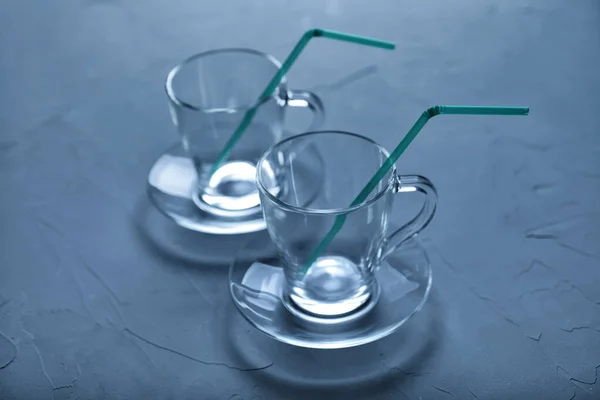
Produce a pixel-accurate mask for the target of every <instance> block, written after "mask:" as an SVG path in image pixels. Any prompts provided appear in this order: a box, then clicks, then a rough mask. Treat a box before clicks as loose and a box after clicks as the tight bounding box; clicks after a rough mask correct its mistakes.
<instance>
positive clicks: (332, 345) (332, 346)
mask: <svg viewBox="0 0 600 400" xmlns="http://www.w3.org/2000/svg"><path fill="white" fill-rule="evenodd" d="M251 242H252V241H250V242H248V243H246V245H245V246H243V247H242V248H241V249H240V250H239V251H242V250H243V249H244V248H245V247H247V246H248V245H250V243H251ZM404 242H405V243H407V242H414V243H415V244H416V246H418V248H419V249H420V251H421V253H422V255H423V257H424V259H425V261H426V268H427V271H428V279H427V287H426V288H425V292H424V294H423V297H422V299H421V300H420V301H419V303H418V304H417V305H416V307H415V308H414V309H413V310H412V311H411V312H410V313H409V314H407V315H406V316H405V317H404V318H402V319H401V320H399V321H398V322H397V323H396V324H394V325H392V326H390V328H388V329H385V330H382V331H381V332H379V333H377V334H374V335H369V336H368V338H365V339H363V340H359V341H356V340H355V341H352V342H351V343H348V342H327V343H321V344H319V343H312V342H311V343H308V342H306V341H294V340H286V339H285V338H282V337H280V336H276V335H274V334H272V333H270V332H269V331H267V330H264V329H263V328H261V327H260V326H259V324H257V323H255V322H254V321H253V320H252V319H250V318H249V317H248V316H247V315H246V314H245V313H244V312H243V311H242V305H241V304H240V303H238V301H236V297H235V296H234V293H233V284H232V282H233V279H232V275H233V271H234V268H235V265H236V264H237V259H238V257H237V254H236V256H235V257H234V258H233V260H232V261H231V263H230V265H229V268H228V271H227V288H228V291H229V296H230V298H231V301H232V302H233V304H234V305H235V308H236V310H237V311H238V313H239V314H241V316H242V317H243V318H244V320H246V321H247V322H248V323H249V324H250V325H252V326H253V327H254V328H255V329H257V330H258V331H260V332H261V333H262V334H264V335H266V336H268V337H270V338H272V339H274V340H276V341H278V342H280V343H285V344H288V345H290V346H294V347H300V348H307V349H318V350H337V349H345V348H351V347H357V346H362V345H366V344H369V343H373V342H376V341H378V340H381V339H383V338H385V337H387V336H389V335H391V334H392V333H394V332H396V331H397V330H398V329H400V328H401V327H402V326H404V325H405V324H406V323H407V322H408V321H409V320H410V319H411V318H412V317H413V316H415V315H416V314H417V313H418V312H420V311H421V310H422V309H423V307H424V306H425V303H427V300H428V299H429V296H430V294H431V289H432V287H433V269H432V267H431V259H430V257H429V254H428V253H427V250H426V249H425V247H424V246H423V243H422V241H421V240H420V238H419V237H417V236H414V237H411V238H408V239H406V240H405V241H404ZM239 251H238V253H239ZM401 251H402V245H400V246H398V247H397V248H396V250H395V251H394V252H392V253H390V254H389V256H388V257H387V258H386V262H388V263H389V261H388V260H389V259H390V258H393V256H394V254H397V253H399V252H401ZM250 265H251V264H250ZM381 296H383V294H380V297H381ZM277 298H278V300H279V301H281V302H282V304H281V306H282V307H284V308H285V305H284V304H283V300H282V298H281V295H278V296H277ZM286 311H287V312H289V311H288V310H287V309H286Z"/></svg>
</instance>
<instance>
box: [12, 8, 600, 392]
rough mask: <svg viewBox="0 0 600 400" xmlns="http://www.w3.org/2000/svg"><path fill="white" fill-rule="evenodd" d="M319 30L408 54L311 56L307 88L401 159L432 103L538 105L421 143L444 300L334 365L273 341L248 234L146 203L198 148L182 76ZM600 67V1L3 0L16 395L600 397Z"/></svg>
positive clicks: (328, 45) (274, 49) (333, 123)
mask: <svg viewBox="0 0 600 400" xmlns="http://www.w3.org/2000/svg"><path fill="white" fill-rule="evenodd" d="M312 27H323V28H330V29H336V30H342V31H350V32H354V33H357V34H365V35H369V36H374V37H379V38H383V39H387V40H391V41H394V42H396V43H397V50H396V51H395V52H385V51H381V50H375V49H365V48H359V47H356V46H351V45H343V44H337V43H333V42H331V41H325V40H321V41H315V42H314V43H311V45H310V46H309V48H308V49H307V50H306V52H305V54H303V56H302V58H301V60H300V61H299V62H298V63H297V65H296V66H295V67H294V70H293V71H292V72H291V73H290V74H289V80H290V84H291V86H294V87H299V88H308V89H313V90H315V91H316V92H317V93H318V94H319V95H320V96H321V97H322V98H323V100H324V102H325V105H326V107H327V122H326V125H327V127H330V128H337V129H346V130H350V131H353V132H357V133H362V134H365V135H367V136H370V137H372V138H374V139H375V140H377V141H378V142H380V143H381V144H383V145H384V146H385V147H387V148H391V147H393V146H394V145H395V143H397V141H398V140H399V138H400V137H401V135H402V134H403V132H405V131H406V130H407V129H408V128H409V127H410V125H411V124H412V122H413V121H414V120H415V119H416V118H417V116H418V115H419V114H420V112H421V111H422V110H423V109H424V108H426V107H427V106H429V105H432V104H436V103H440V104H461V103H465V104H469V103H472V104H511V105H527V106H530V107H531V110H532V111H531V115H530V116H529V117H515V118H502V117H497V118H496V117H495V118H489V117H439V119H435V120H434V121H432V122H431V123H430V124H429V125H428V126H427V128H426V131H424V132H423V133H422V134H421V136H419V138H417V140H416V141H415V142H414V144H413V145H412V146H411V148H410V149H409V151H407V153H406V154H405V155H404V156H403V158H402V160H401V161H400V163H399V168H400V171H401V172H403V173H420V174H424V175H426V176H428V177H429V178H431V180H433V181H434V182H435V183H436V185H437V187H438V189H439V194H440V206H439V211H438V214H437V216H436V218H435V220H434V222H433V224H432V225H431V226H430V228H429V229H428V230H427V232H426V233H425V234H424V242H425V245H426V247H427V248H428V249H429V250H430V252H431V258H432V262H433V269H434V291H433V295H432V298H431V301H430V302H429V303H428V304H427V306H426V308H425V309H424V311H423V312H422V313H421V314H420V315H418V316H417V317H416V318H415V319H414V320H412V321H411V322H410V323H409V324H408V325H407V326H406V327H405V328H404V329H402V330H400V331H399V332H398V333H397V334H394V335H392V336H390V337H388V338H386V339H384V340H382V341H380V342H377V343H374V344H371V345H367V346H363V347H359V348H356V349H351V350H344V351H333V352H331V351H309V350H303V349H295V348H292V347H289V346H285V345H282V344H279V343H276V342H274V341H272V340H270V339H268V338H266V337H264V336H263V335H262V334H261V333H260V332H257V331H256V330H254V329H253V328H251V327H250V326H249V325H248V324H247V323H245V322H244V321H243V320H242V319H241V317H239V316H238V315H237V314H236V312H235V310H234V308H233V306H232V304H231V301H230V299H229V296H228V293H227V290H226V267H225V266H224V265H223V264H226V262H227V260H228V259H229V258H230V257H231V255H232V254H233V253H234V252H235V250H236V249H237V248H239V246H240V245H241V243H242V241H243V240H242V239H244V238H226V239H215V238H211V237H208V236H205V235H192V234H188V233H185V232H181V231H179V230H178V229H176V227H174V226H173V225H172V224H170V223H169V222H168V221H166V220H165V219H164V218H163V217H162V216H160V215H158V213H157V212H156V211H155V210H153V209H152V207H150V206H149V205H148V202H147V200H146V199H145V195H144V190H145V178H146V174H147V171H148V169H149V168H150V166H151V164H152V161H153V160H154V159H155V157H157V156H158V154H159V153H160V152H161V151H162V150H163V149H165V148H166V147H167V146H169V145H170V144H171V143H173V142H174V141H176V140H177V135H176V133H175V131H174V129H173V127H172V126H171V122H170V119H169V115H168V111H167V108H166V99H165V96H164V93H163V90H162V84H163V80H164V77H165V75H166V72H167V71H168V69H169V68H170V67H171V66H173V65H174V64H175V63H177V62H178V61H180V60H181V59H183V58H184V57H186V56H188V55H190V54H192V53H194V52H198V51H203V50H206V49H210V48H217V47H230V46H235V47H253V48H257V49H259V50H262V51H265V52H267V53H270V54H273V55H274V56H276V57H277V58H279V59H283V58H284V57H285V55H286V54H287V53H288V52H289V50H290V49H291V47H292V46H293V44H294V43H295V41H296V40H297V38H298V37H299V35H300V34H301V33H302V32H303V31H304V30H306V29H308V28H312ZM599 64H600V3H599V2H598V1H597V0H520V1H517V0H503V1H500V0H486V1H474V0H472V1H467V0H455V1H446V0H431V1H398V0H396V1H382V0H374V1H351V0H344V1H342V0H327V1H325V0H322V1H321V0H319V1H317V0H314V1H313V0H311V1H262V0H254V1H244V0H235V1H223V2H217V1H199V0H171V1H159V0H129V1H125V0H105V1H101V0H2V1H1V2H0V398H2V399H52V398H54V399H80V398H81V399H102V398H106V399H137V398H140V399H142V398H143V399H154V398H157V399H158V398H161V399H164V398H178V399H179V398H181V399H236V400H240V399H245V400H249V399H284V398H285V399H304V398H315V399H318V398H328V399H329V398H341V399H348V398H360V399H363V398H365V399H366V398H369V399H414V400H417V399H453V398H455V399H481V400H484V399H533V398H536V399H538V398H539V399H565V400H566V399H572V398H576V399H600V385H599V384H598V383H597V382H598V379H599V378H598V375H599V374H600V289H599V286H600V203H599V199H600V185H599V182H600V135H599V132H598V124H599V122H600V114H599V113H598V110H597V107H598V103H597V100H599V91H600V76H599V72H598V71H599ZM299 118H300V117H299ZM296 119H297V118H296ZM303 122H305V121H303V120H302V118H300V120H298V121H294V120H293V119H292V120H291V121H290V123H291V124H294V123H297V124H298V126H301V124H302V123H303Z"/></svg>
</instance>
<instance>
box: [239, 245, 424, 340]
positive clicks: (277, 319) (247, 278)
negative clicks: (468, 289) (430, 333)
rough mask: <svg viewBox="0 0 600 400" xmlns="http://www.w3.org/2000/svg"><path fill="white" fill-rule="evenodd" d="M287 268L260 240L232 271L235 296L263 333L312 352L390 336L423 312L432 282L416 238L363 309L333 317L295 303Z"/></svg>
mask: <svg viewBox="0 0 600 400" xmlns="http://www.w3.org/2000/svg"><path fill="white" fill-rule="evenodd" d="M257 248H261V252H260V254H263V256H262V257H261V258H260V259H258V260H255V261H249V260H248V259H247V258H244V257H243V254H244V253H245V251H249V250H250V249H252V251H256V249H257ZM283 265H284V262H283V260H282V259H281V258H280V257H279V255H278V253H277V250H276V249H275V247H274V245H272V244H271V243H270V242H269V241H268V240H265V238H260V237H259V238H256V239H255V240H253V241H251V242H250V243H248V245H247V247H246V248H244V249H242V250H241V251H240V253H239V256H238V257H236V259H235V260H234V261H233V262H232V264H231V266H230V269H229V290H230V294H231V296H232V299H233V302H234V304H235V305H236V307H237V309H238V311H239V312H240V313H241V314H242V315H243V316H244V318H245V319H246V320H247V321H248V322H250V324H252V325H253V326H254V327H256V328H257V329H258V330H260V331H261V332H263V333H265V334H267V335H268V336H270V337H272V338H274V339H276V340H278V341H281V342H284V343H288V344H291V345H294V346H299V347H307V348H320V349H338V348H346V347H353V346H359V345H362V344H366V343H370V342H373V341H376V340H378V339H381V338H383V337H385V336H388V335H389V334H391V333H393V332H394V331H396V330H397V329H398V328H400V327H401V326H402V325H403V324H404V323H405V322H406V321H407V320H408V319H409V318H410V317H411V316H413V315H414V314H415V313H416V312H418V311H419V310H420V309H421V308H422V306H423V305H424V304H425V301H426V300H427V298H428V296H429V292H430V289H431V282H432V275H431V266H430V263H429V258H428V256H427V253H426V251H425V249H424V248H423V247H422V246H421V244H420V243H419V241H418V240H417V239H416V238H414V239H410V240H407V241H406V242H405V243H404V244H403V245H402V246H400V248H399V249H398V250H397V251H396V252H395V253H393V254H392V255H390V256H389V257H388V258H387V259H386V260H385V261H384V263H383V264H382V265H381V266H380V267H379V268H378V269H377V271H376V272H375V280H376V282H377V284H376V285H374V286H373V288H371V291H370V295H369V297H368V298H367V299H366V300H365V301H364V302H363V303H362V304H360V305H358V306H357V307H354V308H353V309H352V307H350V309H351V310H350V311H349V312H347V313H345V314H335V315H330V316H327V315H323V312H322V311H321V314H317V313H313V312H307V310H306V308H305V307H303V308H300V307H299V306H298V304H297V303H296V301H297V300H292V298H291V297H290V296H289V292H288V289H287V285H286V284H285V283H286V281H285V277H284V273H283ZM321 306H322V304H321ZM314 310H315V309H313V311H314ZM318 310H319V309H317V311H318ZM321 310H322V309H321Z"/></svg>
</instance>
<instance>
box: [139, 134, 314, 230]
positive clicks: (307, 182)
mask: <svg viewBox="0 0 600 400" xmlns="http://www.w3.org/2000/svg"><path fill="white" fill-rule="evenodd" d="M218 172H220V174H215V175H216V177H215V176H214V175H213V177H214V178H215V180H214V182H213V186H214V187H213V189H215V190H214V191H212V192H211V191H210V190H209V191H206V190H205V191H204V192H203V193H202V194H199V193H198V190H197V186H196V170H195V168H194V164H193V162H192V160H191V159H190V158H189V157H188V155H187V153H186V151H185V150H184V149H183V146H182V144H181V143H177V144H175V145H173V146H172V147H170V148H169V149H167V150H166V151H165V152H164V153H163V154H161V155H160V156H159V157H158V158H157V159H156V161H155V162H154V164H153V165H152V167H151V169H150V172H149V173H148V180H147V193H148V197H149V198H150V201H151V202H152V204H153V205H154V206H155V207H156V208H157V209H158V210H159V211H160V212H161V213H162V214H164V215H165V216H167V217H168V218H170V219H172V220H173V221H174V222H175V223H176V224H177V225H179V226H181V227H183V228H185V229H189V230H192V231H196V232H203V233H208V234H213V235H236V234H246V233H253V232H259V231H262V230H265V229H266V224H265V221H264V218H263V215H262V212H261V210H260V203H259V196H258V192H257V189H256V184H255V181H254V174H255V167H254V166H252V165H250V164H249V163H244V162H231V163H227V164H225V165H224V166H223V167H221V168H220V169H219V170H218ZM304 176H305V179H303V180H302V181H301V182H300V181H299V182H297V184H298V185H303V186H304V187H305V190H307V191H308V193H311V194H312V195H311V196H309V198H308V200H307V201H311V200H312V198H314V196H316V194H317V193H318V192H319V190H320V187H321V183H322V177H321V176H319V175H317V174H315V173H313V172H311V171H307V173H306V174H304ZM234 178H235V180H237V183H239V185H237V184H236V185H232V184H231V182H232V180H233V179H234ZM232 186H233V187H232ZM234 192H235V193H234ZM232 193H233V194H234V195H233V196H230V197H227V196H224V195H226V194H232ZM216 208H219V209H220V210H219V211H216V210H215V209H216ZM227 208H229V209H227Z"/></svg>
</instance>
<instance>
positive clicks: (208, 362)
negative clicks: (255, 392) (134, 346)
mask: <svg viewBox="0 0 600 400" xmlns="http://www.w3.org/2000/svg"><path fill="white" fill-rule="evenodd" d="M123 331H124V332H126V333H129V334H130V335H132V336H134V337H135V338H137V339H139V340H141V341H142V342H144V343H146V344H148V345H150V346H152V347H155V348H157V349H160V350H164V351H166V352H169V353H171V354H174V355H177V356H180V357H183V358H185V359H187V360H190V361H194V362H197V363H199V364H202V365H207V366H211V365H212V366H220V367H225V368H228V369H233V370H236V371H242V372H254V371H262V370H265V369H267V368H269V367H271V366H272V365H273V362H271V363H270V364H268V365H265V366H263V367H257V368H241V367H234V366H232V365H229V364H225V363H222V362H213V361H204V360H200V359H199V358H196V357H193V356H190V355H188V354H185V353H182V352H180V351H177V350H174V349H171V348H169V347H166V346H162V345H160V344H158V343H155V342H153V341H151V340H149V339H146V338H145V337H143V336H141V335H139V334H137V333H135V332H133V331H132V330H131V329H129V328H125V329H123Z"/></svg>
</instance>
